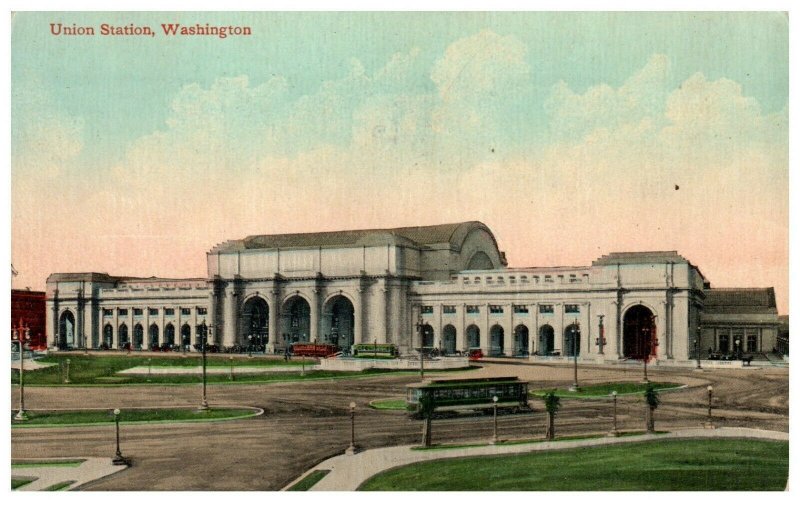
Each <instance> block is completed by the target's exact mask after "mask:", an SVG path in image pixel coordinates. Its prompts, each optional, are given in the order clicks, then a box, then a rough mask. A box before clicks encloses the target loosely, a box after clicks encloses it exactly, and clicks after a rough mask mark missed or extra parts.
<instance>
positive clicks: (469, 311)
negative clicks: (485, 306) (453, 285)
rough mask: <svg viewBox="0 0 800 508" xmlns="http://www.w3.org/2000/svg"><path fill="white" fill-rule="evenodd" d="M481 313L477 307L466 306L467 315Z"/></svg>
mask: <svg viewBox="0 0 800 508" xmlns="http://www.w3.org/2000/svg"><path fill="white" fill-rule="evenodd" d="M480 313H481V311H480V309H479V308H478V306H477V305H467V314H480Z"/></svg>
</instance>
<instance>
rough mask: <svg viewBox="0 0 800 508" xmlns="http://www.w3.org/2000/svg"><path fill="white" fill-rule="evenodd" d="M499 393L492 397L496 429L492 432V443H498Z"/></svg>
mask: <svg viewBox="0 0 800 508" xmlns="http://www.w3.org/2000/svg"><path fill="white" fill-rule="evenodd" d="M497 400H498V399H497V395H495V396H494V397H492V410H493V413H494V417H493V418H494V431H493V432H492V441H491V444H497Z"/></svg>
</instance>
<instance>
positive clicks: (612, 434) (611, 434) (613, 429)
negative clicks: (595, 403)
mask: <svg viewBox="0 0 800 508" xmlns="http://www.w3.org/2000/svg"><path fill="white" fill-rule="evenodd" d="M611 399H612V400H613V401H614V413H613V420H612V422H613V423H612V427H611V432H609V433H608V437H617V436H619V432H618V431H617V391H616V390H614V391H613V392H611Z"/></svg>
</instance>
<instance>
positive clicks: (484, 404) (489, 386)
mask: <svg viewBox="0 0 800 508" xmlns="http://www.w3.org/2000/svg"><path fill="white" fill-rule="evenodd" d="M426 395H427V396H428V397H431V398H432V399H433V407H434V410H435V411H442V410H457V409H476V410H485V409H489V408H491V407H493V405H494V397H497V405H498V407H503V408H512V409H515V410H516V409H521V410H527V409H528V382H527V381H520V379H519V378H518V377H490V378H472V379H439V380H436V379H434V380H430V381H424V382H421V383H413V384H410V385H406V407H407V408H408V411H409V413H410V416H412V417H417V418H418V417H420V416H422V414H421V411H422V408H421V405H420V403H419V402H420V399H421V398H422V397H424V396H426Z"/></svg>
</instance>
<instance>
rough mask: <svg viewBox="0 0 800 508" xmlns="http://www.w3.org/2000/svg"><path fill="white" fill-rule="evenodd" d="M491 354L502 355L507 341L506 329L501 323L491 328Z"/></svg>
mask: <svg viewBox="0 0 800 508" xmlns="http://www.w3.org/2000/svg"><path fill="white" fill-rule="evenodd" d="M489 339H490V340H489V355H490V356H502V355H503V346H504V343H505V331H504V330H503V327H502V326H500V325H494V326H493V327H491V328H490V329H489Z"/></svg>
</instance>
